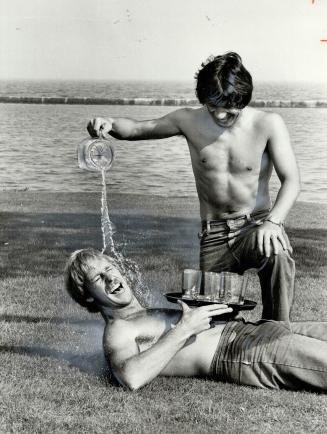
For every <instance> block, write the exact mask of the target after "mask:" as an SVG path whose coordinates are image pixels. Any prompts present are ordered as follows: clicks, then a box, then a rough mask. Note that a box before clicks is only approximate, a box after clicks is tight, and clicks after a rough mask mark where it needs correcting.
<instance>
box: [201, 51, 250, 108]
mask: <svg viewBox="0 0 327 434" xmlns="http://www.w3.org/2000/svg"><path fill="white" fill-rule="evenodd" d="M195 79H196V89H195V91H196V96H197V98H198V100H199V101H200V103H201V104H203V105H204V104H207V103H209V104H212V105H214V106H216V107H224V108H238V109H242V108H244V107H246V106H247V105H248V104H249V102H250V101H251V97H252V91H253V84H252V77H251V74H250V73H249V72H248V71H247V70H246V69H245V67H244V66H243V63H242V59H241V57H240V56H239V55H238V54H237V53H234V52H228V53H226V54H223V55H221V56H211V57H209V58H208V59H207V60H206V61H205V62H204V63H202V64H201V68H200V69H199V71H198V72H197V73H196V75H195Z"/></svg>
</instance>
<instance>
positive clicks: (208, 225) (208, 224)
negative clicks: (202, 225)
mask: <svg viewBox="0 0 327 434" xmlns="http://www.w3.org/2000/svg"><path fill="white" fill-rule="evenodd" d="M210 232H211V227H210V221H209V220H207V234H210Z"/></svg>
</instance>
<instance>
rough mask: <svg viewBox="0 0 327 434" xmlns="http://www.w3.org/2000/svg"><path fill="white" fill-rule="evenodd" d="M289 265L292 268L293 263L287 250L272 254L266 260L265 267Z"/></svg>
mask: <svg viewBox="0 0 327 434" xmlns="http://www.w3.org/2000/svg"><path fill="white" fill-rule="evenodd" d="M276 264H278V265H289V266H292V267H293V266H294V265H295V261H294V259H293V258H292V256H291V254H290V252H289V250H286V249H280V250H279V251H278V253H276V254H272V255H270V256H269V258H267V265H276Z"/></svg>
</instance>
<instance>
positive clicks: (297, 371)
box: [66, 249, 327, 392]
mask: <svg viewBox="0 0 327 434" xmlns="http://www.w3.org/2000/svg"><path fill="white" fill-rule="evenodd" d="M66 288H67V290H68V292H69V293H70V295H71V296H72V298H73V299H74V300H75V301H77V302H78V303H79V304H80V305H82V306H84V307H86V308H87V309H88V310H90V311H92V312H101V314H102V315H103V317H104V319H105V321H106V327H105V331H104V338H103V345H104V352H105V355H106V358H107V360H108V363H109V366H110V368H111V371H112V373H113V375H114V376H115V378H116V379H117V380H118V381H119V383H120V384H122V385H123V386H126V387H128V388H130V389H132V390H135V389H138V388H140V387H142V386H144V385H145V384H147V383H149V382H150V381H151V380H153V379H154V378H155V377H157V376H158V375H165V376H186V377H193V376H202V377H209V378H210V377H211V378H212V379H214V380H217V381H227V382H233V383H236V384H242V385H250V386H257V387H262V388H269V389H279V388H287V389H293V390H299V389H307V390H315V391H324V392H326V391H327V375H326V371H327V322H326V323H318V322H316V323H312V322H302V323H289V322H277V321H272V320H260V321H258V322H255V323H252V322H245V321H244V320H238V321H229V322H227V323H226V322H224V323H222V322H219V315H222V314H226V313H228V312H231V311H232V309H230V308H229V307H228V306H226V305H222V304H214V305H210V306H202V307H198V308H193V309H190V308H189V307H188V306H187V305H186V304H184V303H183V302H181V307H182V311H179V310H174V309H145V308H144V307H142V306H141V304H140V303H139V302H138V300H137V299H136V298H135V296H134V295H133V292H132V291H131V288H130V287H129V285H128V283H127V282H126V280H125V279H124V277H123V276H122V274H121V273H120V271H119V269H118V267H117V265H116V264H115V261H114V260H113V259H112V258H110V257H108V256H106V255H104V254H102V253H100V252H98V251H96V250H94V249H84V250H79V251H76V252H74V253H73V254H72V255H71V257H70V259H69V260H68V263H67V266H66ZM213 317H215V318H214V321H213V320H212V319H213Z"/></svg>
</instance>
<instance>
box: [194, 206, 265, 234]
mask: <svg viewBox="0 0 327 434" xmlns="http://www.w3.org/2000/svg"><path fill="white" fill-rule="evenodd" d="M269 211H270V210H269V209H262V210H260V211H255V212H253V213H248V214H242V215H240V216H237V217H234V218H223V219H217V220H202V221H201V224H202V229H207V230H209V231H210V228H211V227H215V226H221V225H227V226H229V225H230V224H232V223H233V222H240V221H243V220H244V221H247V222H252V221H254V220H258V219H260V218H264V217H266V216H268V214H269Z"/></svg>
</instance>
